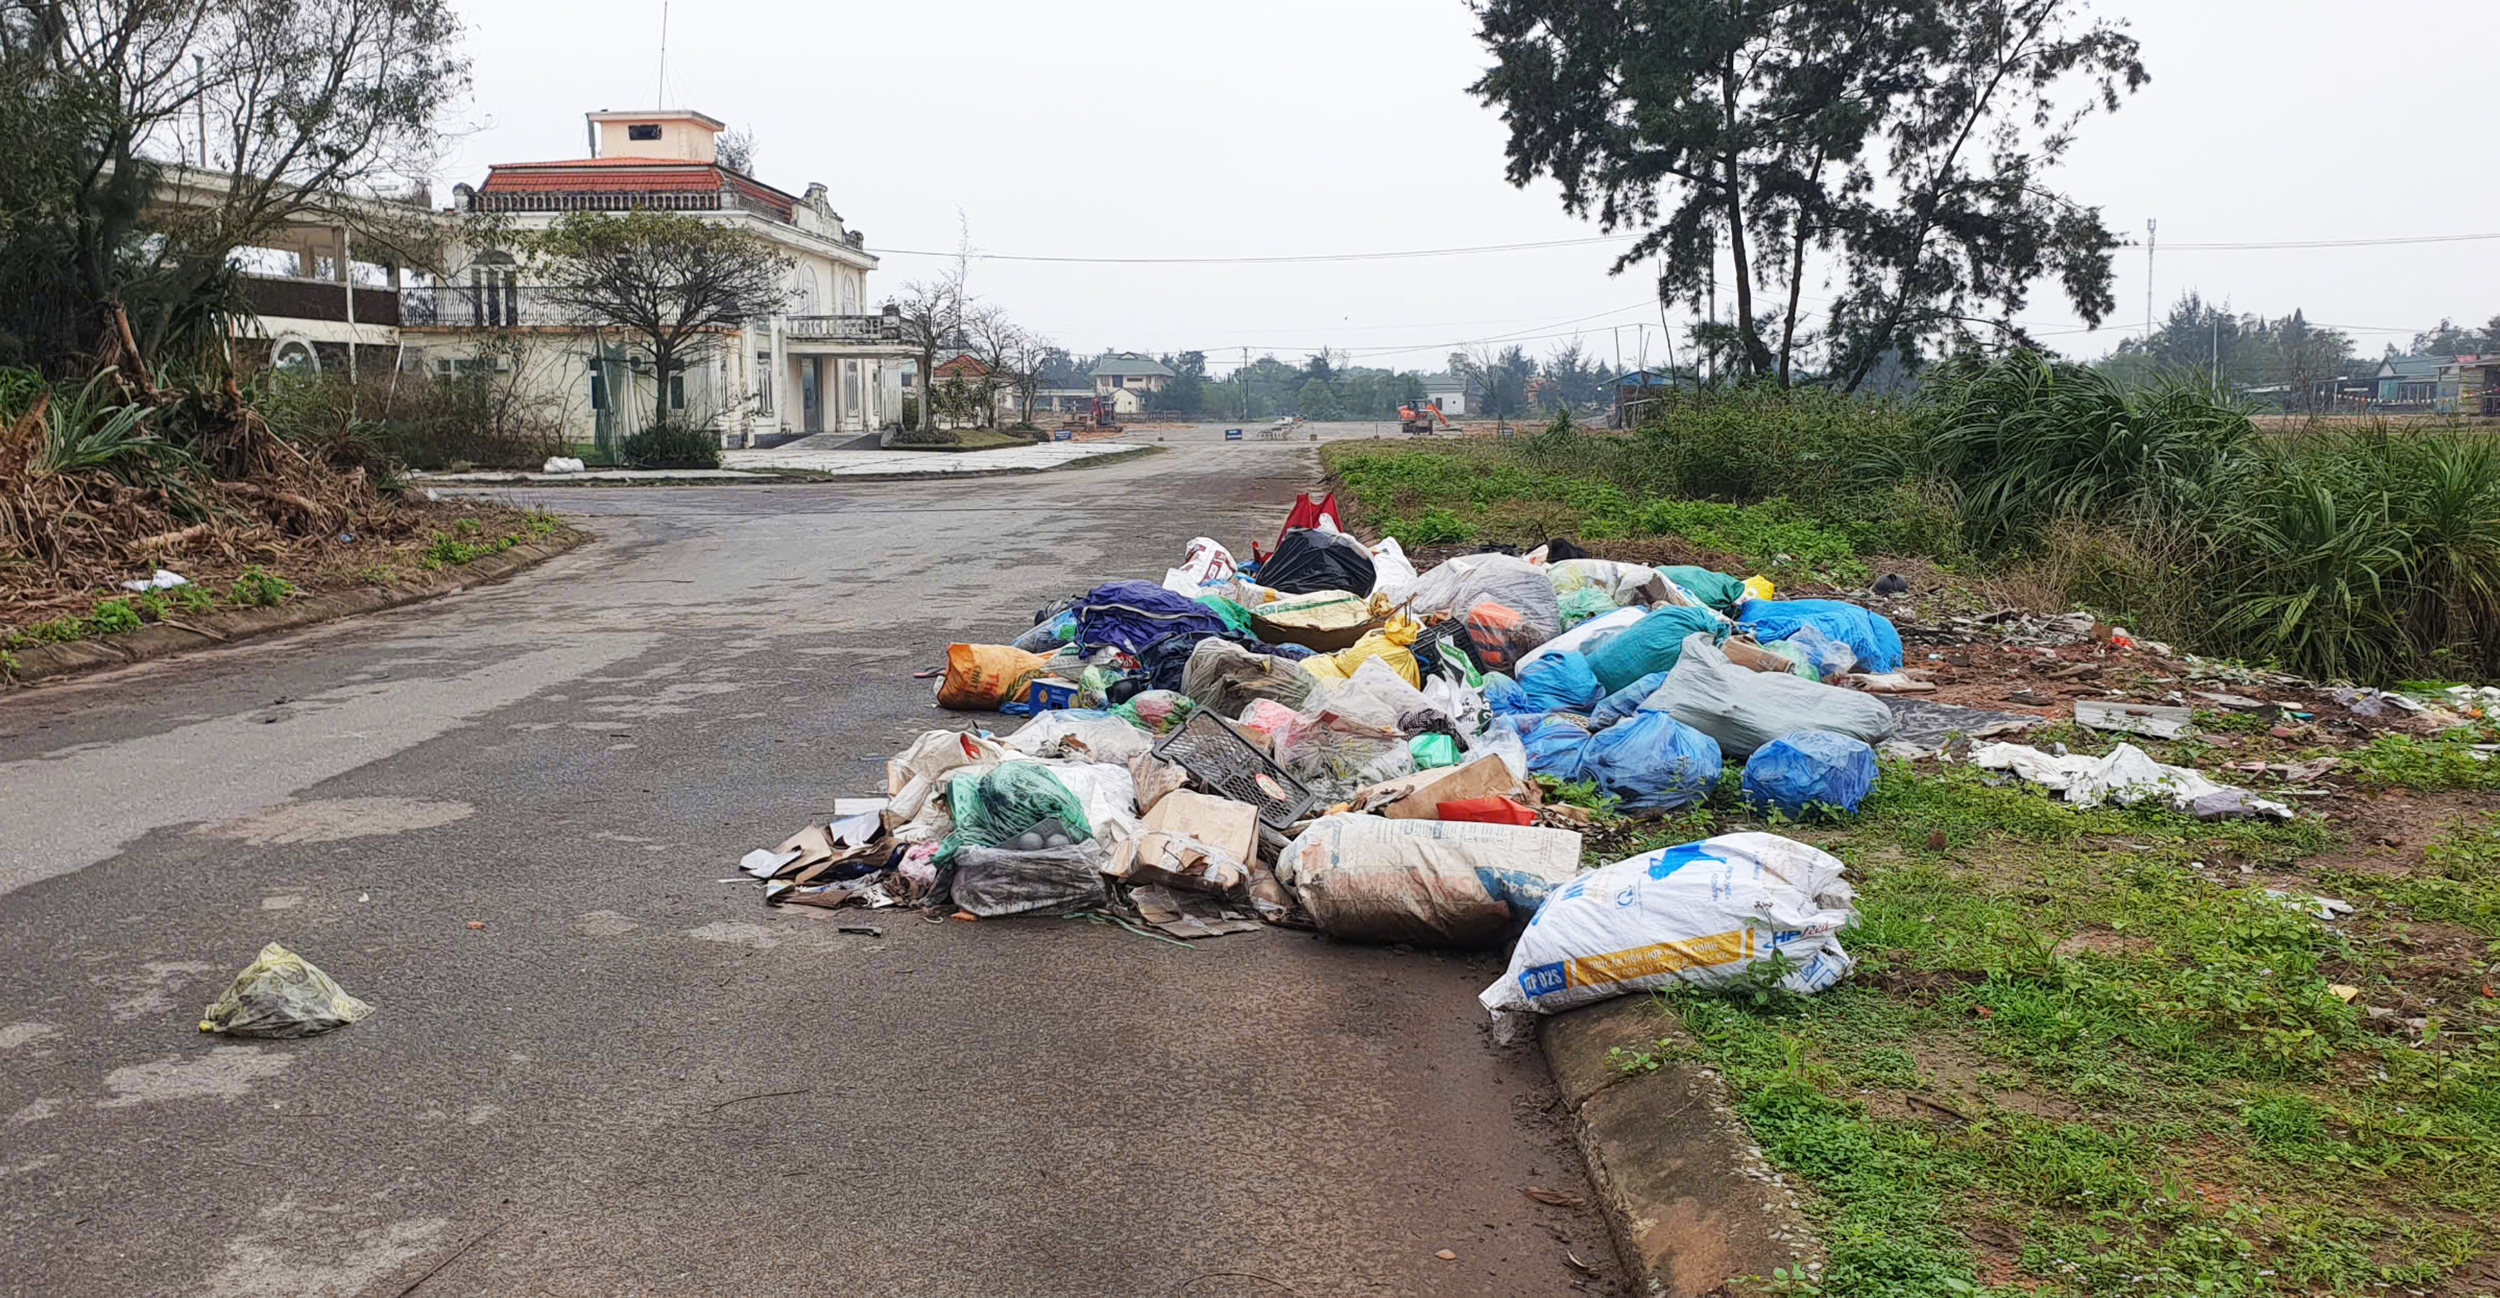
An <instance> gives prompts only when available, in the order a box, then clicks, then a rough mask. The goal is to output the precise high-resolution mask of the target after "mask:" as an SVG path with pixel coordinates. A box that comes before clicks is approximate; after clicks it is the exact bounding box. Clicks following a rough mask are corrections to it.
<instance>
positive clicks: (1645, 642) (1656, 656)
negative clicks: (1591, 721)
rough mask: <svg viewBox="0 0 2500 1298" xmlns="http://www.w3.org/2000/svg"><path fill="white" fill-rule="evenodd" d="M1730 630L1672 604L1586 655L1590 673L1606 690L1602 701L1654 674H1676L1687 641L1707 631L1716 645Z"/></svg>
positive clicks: (1714, 618) (1707, 615) (1709, 615)
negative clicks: (1689, 637)
mask: <svg viewBox="0 0 2500 1298" xmlns="http://www.w3.org/2000/svg"><path fill="white" fill-rule="evenodd" d="M1727 630H1728V627H1727V623H1726V622H1725V621H1723V620H1722V619H1721V618H1720V617H1719V615H1718V614H1716V613H1713V612H1711V611H1710V610H1708V609H1706V608H1687V607H1685V606H1684V605H1681V604H1669V605H1666V606H1665V607H1663V608H1658V609H1653V610H1651V611H1650V614H1649V616H1648V617H1645V618H1642V619H1641V620H1640V621H1638V622H1635V623H1633V624H1632V625H1630V626H1628V627H1625V628H1624V629H1623V630H1622V631H1621V632H1619V633H1617V634H1615V635H1612V636H1608V637H1607V638H1606V642H1605V643H1604V644H1601V645H1598V646H1596V647H1595V648H1588V649H1584V650H1583V652H1584V653H1585V654H1586V655H1587V657H1588V660H1589V668H1590V670H1592V671H1594V672H1596V673H1597V683H1598V684H1599V685H1600V686H1603V687H1604V688H1602V689H1601V690H1600V691H1599V695H1600V697H1603V696H1604V695H1607V694H1612V693H1614V692H1615V691H1616V690H1619V689H1622V688H1623V687H1624V686H1626V685H1629V684H1631V683H1632V682H1634V681H1636V680H1639V679H1640V678H1642V677H1643V676H1647V675H1648V674H1650V673H1651V672H1663V671H1672V670H1674V669H1675V660H1676V659H1677V658H1678V657H1680V656H1681V655H1682V654H1683V652H1684V637H1686V636H1689V635H1691V634H1693V633H1694V632H1696V631H1706V632H1708V633H1710V636H1711V638H1712V640H1713V642H1716V641H1719V640H1724V639H1726V638H1727Z"/></svg>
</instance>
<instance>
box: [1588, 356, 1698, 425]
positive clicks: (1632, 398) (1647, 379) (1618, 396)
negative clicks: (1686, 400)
mask: <svg viewBox="0 0 2500 1298" xmlns="http://www.w3.org/2000/svg"><path fill="white" fill-rule="evenodd" d="M1605 385H1606V387H1608V388H1610V389H1612V392H1611V393H1610V395H1611V396H1612V397H1613V399H1614V406H1615V409H1616V410H1617V411H1620V412H1622V416H1621V417H1622V423H1623V425H1624V426H1625V427H1630V426H1632V425H1635V424H1638V423H1640V422H1641V410H1642V408H1643V407H1645V406H1649V405H1652V404H1654V403H1656V402H1657V401H1658V400H1659V399H1660V398H1662V397H1664V396H1666V394H1668V393H1669V392H1672V391H1674V390H1675V389H1677V388H1679V387H1682V386H1683V381H1682V380H1680V379H1678V378H1676V377H1675V376H1674V375H1672V374H1669V373H1667V372H1666V371H1665V370H1625V371H1624V372H1623V373H1621V374H1617V375H1614V376H1613V377H1611V378H1608V379H1607V380H1606V384H1605Z"/></svg>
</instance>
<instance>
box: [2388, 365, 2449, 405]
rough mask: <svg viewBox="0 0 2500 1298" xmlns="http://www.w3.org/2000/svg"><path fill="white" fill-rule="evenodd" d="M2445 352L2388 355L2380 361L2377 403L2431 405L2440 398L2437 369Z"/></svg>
mask: <svg viewBox="0 0 2500 1298" xmlns="http://www.w3.org/2000/svg"><path fill="white" fill-rule="evenodd" d="M2448 363H2449V358H2447V357H2445V356H2424V355H2412V356H2390V357H2388V358H2387V359H2386V360H2384V361H2381V362H2379V367H2378V403H2379V404H2380V405H2382V406H2387V405H2398V406H2419V407H2421V408H2422V409H2424V410H2428V409H2430V408H2431V405H2432V403H2433V402H2435V401H2436V400H2438V398H2439V370H2440V367H2441V366H2443V365H2446V364H2448Z"/></svg>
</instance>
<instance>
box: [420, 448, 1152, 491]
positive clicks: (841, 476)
mask: <svg viewBox="0 0 2500 1298" xmlns="http://www.w3.org/2000/svg"><path fill="white" fill-rule="evenodd" d="M1164 449H1165V448H1163V447H1160V446H1132V447H1128V448H1126V449H1124V450H1119V451H1113V452H1111V453H1109V454H1106V455H1089V456H1086V457H1085V458H1084V459H1081V460H1064V461H1061V462H1060V463H1057V464H1037V465H1018V466H1016V467H1013V468H1003V469H956V470H951V471H950V470H946V469H931V470H929V471H927V472H925V473H821V472H818V471H816V470H812V469H793V468H786V467H782V466H779V465H775V466H771V467H767V468H755V469H739V470H736V472H739V473H743V474H745V475H747V476H745V477H740V478H650V479H642V480H628V479H617V478H575V477H571V476H570V475H563V474H559V475H556V476H554V477H544V476H542V477H535V478H533V477H524V476H521V475H518V474H515V475H513V476H511V477H501V478H462V479H459V480H457V481H453V480H447V479H443V478H424V477H417V478H411V479H410V481H412V482H414V483H415V484H416V485H418V486H420V487H432V488H433V489H434V490H436V491H477V490H482V489H486V488H496V489H504V488H512V487H532V488H535V487H563V488H567V489H571V490H592V489H595V488H601V487H607V488H617V487H789V486H811V487H822V486H828V485H831V486H839V485H841V484H844V483H851V482H861V483H868V482H931V481H936V480H940V479H953V478H1017V477H1027V476H1030V475H1033V474H1036V473H1072V472H1075V471H1077V470H1080V469H1092V468H1099V467H1101V466H1103V465H1107V464H1119V463H1121V462H1123V461H1126V460H1135V459H1140V458H1143V457H1145V456H1148V455H1155V454H1159V453H1161V452H1162V451H1163V450H1164Z"/></svg>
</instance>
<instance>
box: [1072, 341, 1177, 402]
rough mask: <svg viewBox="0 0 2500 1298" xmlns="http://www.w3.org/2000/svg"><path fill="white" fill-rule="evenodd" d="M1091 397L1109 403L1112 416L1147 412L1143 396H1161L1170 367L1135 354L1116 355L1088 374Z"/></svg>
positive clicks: (1168, 378)
mask: <svg viewBox="0 0 2500 1298" xmlns="http://www.w3.org/2000/svg"><path fill="white" fill-rule="evenodd" d="M1086 377H1088V378H1091V379H1092V380H1093V381H1094V395H1095V396H1097V397H1101V398H1102V399H1104V400H1105V401H1106V402H1108V403H1109V406H1110V410H1111V413H1113V414H1115V415H1133V414H1136V413H1137V412H1139V411H1141V410H1144V409H1145V408H1146V394H1147V393H1149V392H1161V391H1162V390H1163V387H1164V385H1165V384H1167V383H1170V382H1171V381H1172V379H1173V377H1174V376H1173V374H1172V371H1171V368H1170V367H1169V366H1166V365H1164V364H1163V363H1162V362H1160V361H1157V360H1153V359H1151V358H1149V357H1145V356H1140V355H1137V354H1136V353H1134V352H1115V353H1113V354H1112V355H1109V356H1106V357H1104V358H1103V359H1102V362H1101V363H1100V364H1098V365H1096V366H1094V368H1093V369H1092V370H1091V371H1089V372H1088V373H1087V375H1086Z"/></svg>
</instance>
